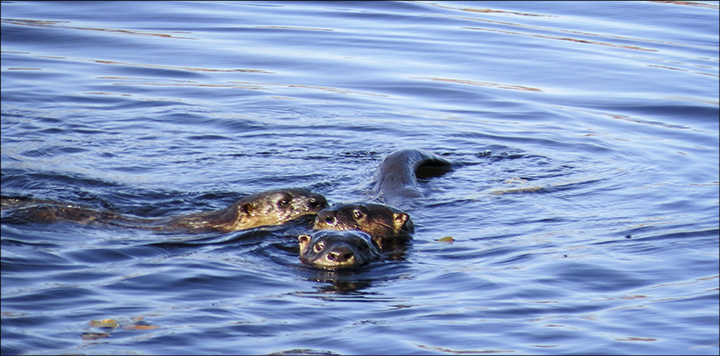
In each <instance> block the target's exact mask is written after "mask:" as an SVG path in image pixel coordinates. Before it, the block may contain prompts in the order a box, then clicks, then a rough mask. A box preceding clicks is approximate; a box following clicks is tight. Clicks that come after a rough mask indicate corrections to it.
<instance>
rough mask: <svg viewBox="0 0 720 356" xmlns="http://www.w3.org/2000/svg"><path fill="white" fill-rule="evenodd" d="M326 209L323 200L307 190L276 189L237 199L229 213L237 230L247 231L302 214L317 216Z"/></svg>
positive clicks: (295, 217)
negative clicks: (239, 228) (247, 229)
mask: <svg viewBox="0 0 720 356" xmlns="http://www.w3.org/2000/svg"><path fill="white" fill-rule="evenodd" d="M327 206H328V204H327V201H326V200H325V197H323V196H322V195H320V194H315V193H312V192H310V191H309V190H306V189H278V190H269V191H266V192H261V193H257V194H253V195H250V196H247V197H245V198H243V199H240V200H239V201H237V202H236V203H235V204H233V206H232V207H231V210H232V211H231V212H230V213H231V214H232V215H234V220H235V224H236V225H238V227H242V228H249V227H255V226H263V225H280V224H283V223H285V222H288V221H290V220H294V219H297V218H299V217H301V216H303V215H313V214H317V213H318V212H319V211H321V210H322V209H324V208H326V207H327Z"/></svg>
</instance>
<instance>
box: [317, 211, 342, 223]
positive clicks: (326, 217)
mask: <svg viewBox="0 0 720 356" xmlns="http://www.w3.org/2000/svg"><path fill="white" fill-rule="evenodd" d="M317 220H318V221H319V222H324V223H326V224H328V225H335V223H336V222H337V218H335V214H333V213H332V212H331V211H321V212H320V214H318V216H317Z"/></svg>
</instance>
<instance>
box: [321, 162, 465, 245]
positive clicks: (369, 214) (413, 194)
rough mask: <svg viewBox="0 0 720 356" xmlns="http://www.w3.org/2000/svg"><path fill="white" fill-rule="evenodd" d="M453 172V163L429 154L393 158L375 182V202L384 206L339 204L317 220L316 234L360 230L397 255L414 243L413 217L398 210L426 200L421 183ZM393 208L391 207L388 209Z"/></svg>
mask: <svg viewBox="0 0 720 356" xmlns="http://www.w3.org/2000/svg"><path fill="white" fill-rule="evenodd" d="M450 171H452V163H450V161H448V160H446V159H444V158H442V157H440V156H438V155H436V154H433V153H430V152H427V151H423V150H417V149H405V150H400V151H396V152H393V153H391V154H389V155H388V156H387V157H385V159H384V160H383V161H382V163H380V166H379V167H378V170H377V172H376V173H375V180H374V182H373V188H372V189H373V193H374V199H375V200H376V201H379V202H381V203H385V204H381V203H367V202H360V203H350V204H339V205H334V206H332V207H329V208H326V209H324V210H322V211H320V212H319V213H318V215H317V216H316V217H315V224H314V225H313V227H314V228H315V229H316V230H359V231H364V232H366V233H368V234H369V235H370V236H371V237H372V239H373V241H374V242H375V243H376V244H377V245H378V246H379V247H380V248H381V249H382V250H383V252H387V251H395V250H398V249H400V248H402V246H404V244H405V243H406V242H407V241H409V240H411V239H412V234H413V233H414V232H415V231H414V224H413V222H412V220H411V219H410V215H409V214H408V213H406V212H404V211H402V210H400V209H398V208H396V207H394V206H398V205H406V204H407V203H409V202H410V200H411V199H413V198H418V197H422V196H424V195H423V193H422V192H421V191H420V188H419V186H418V182H417V180H418V179H424V178H430V177H436V176H441V175H443V174H445V173H447V172H450ZM388 204H391V205H388Z"/></svg>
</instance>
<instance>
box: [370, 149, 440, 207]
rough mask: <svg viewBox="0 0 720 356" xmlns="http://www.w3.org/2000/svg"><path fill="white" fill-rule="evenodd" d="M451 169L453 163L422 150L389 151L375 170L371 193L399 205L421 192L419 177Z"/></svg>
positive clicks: (385, 201) (377, 198)
mask: <svg viewBox="0 0 720 356" xmlns="http://www.w3.org/2000/svg"><path fill="white" fill-rule="evenodd" d="M451 170H452V164H451V163H450V162H449V161H448V160H446V159H444V158H442V157H440V156H438V155H436V154H434V153H430V152H427V151H423V150H417V149H406V150H400V151H395V152H393V153H391V154H389V155H388V156H387V157H385V159H384V160H383V161H382V163H380V166H379V167H378V170H377V171H376V172H375V182H374V183H373V193H374V194H375V199H376V200H378V201H380V202H383V203H385V204H388V205H392V206H402V205H405V204H406V203H407V201H408V200H409V199H414V198H421V197H423V196H424V194H423V193H422V192H421V191H420V187H419V186H418V182H417V180H418V179H425V178H430V177H437V176H441V175H443V174H445V173H447V172H450V171H451Z"/></svg>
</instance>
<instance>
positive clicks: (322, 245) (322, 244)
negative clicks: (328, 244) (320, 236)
mask: <svg viewBox="0 0 720 356" xmlns="http://www.w3.org/2000/svg"><path fill="white" fill-rule="evenodd" d="M324 249H325V242H324V241H318V243H316V244H315V246H313V251H315V252H317V253H319V252H321V251H322V250H324Z"/></svg>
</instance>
